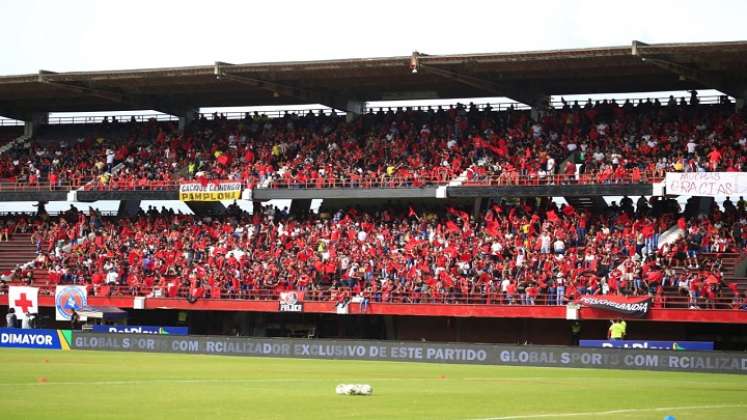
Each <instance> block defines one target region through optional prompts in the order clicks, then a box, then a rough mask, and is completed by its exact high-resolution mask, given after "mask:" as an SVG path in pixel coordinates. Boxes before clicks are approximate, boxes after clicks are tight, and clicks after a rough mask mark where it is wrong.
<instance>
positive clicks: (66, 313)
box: [54, 286, 88, 321]
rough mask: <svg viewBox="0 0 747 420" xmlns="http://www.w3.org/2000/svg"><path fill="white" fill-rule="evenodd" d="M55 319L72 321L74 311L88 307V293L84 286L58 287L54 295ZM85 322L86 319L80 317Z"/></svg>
mask: <svg viewBox="0 0 747 420" xmlns="http://www.w3.org/2000/svg"><path fill="white" fill-rule="evenodd" d="M54 306H55V313H56V315H55V319H56V320H57V321H70V318H71V317H72V316H73V310H75V311H76V312H77V311H80V310H81V309H82V308H84V307H86V306H88V293H87V292H86V288H85V287H83V286H57V289H55V294H54ZM80 320H81V321H85V318H84V317H82V316H81V317H80Z"/></svg>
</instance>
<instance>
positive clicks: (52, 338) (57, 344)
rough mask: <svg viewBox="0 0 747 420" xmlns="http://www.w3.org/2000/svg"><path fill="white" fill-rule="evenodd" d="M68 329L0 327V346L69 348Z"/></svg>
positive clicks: (70, 335) (70, 337)
mask: <svg viewBox="0 0 747 420" xmlns="http://www.w3.org/2000/svg"><path fill="white" fill-rule="evenodd" d="M71 340H72V334H71V332H70V330H42V329H32V330H22V329H18V328H0V347H18V348H27V349H52V350H70V341H71Z"/></svg>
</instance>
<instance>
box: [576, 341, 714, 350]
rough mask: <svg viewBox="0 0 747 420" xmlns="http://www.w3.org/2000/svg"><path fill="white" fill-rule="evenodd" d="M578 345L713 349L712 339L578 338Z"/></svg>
mask: <svg viewBox="0 0 747 420" xmlns="http://www.w3.org/2000/svg"><path fill="white" fill-rule="evenodd" d="M579 346H581V347H596V348H610V349H612V348H615V349H649V350H688V351H713V341H661V340H580V341H579Z"/></svg>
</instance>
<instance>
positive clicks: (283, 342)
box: [72, 331, 747, 374]
mask: <svg viewBox="0 0 747 420" xmlns="http://www.w3.org/2000/svg"><path fill="white" fill-rule="evenodd" d="M72 348H73V349H80V350H114V351H145V352H164V353H199V354H215V355H232V356H264V357H295V358H302V359H329V360H338V359H346V360H388V361H401V362H428V363H466V364H481V365H511V366H547V367H550V366H554V367H574V368H602V369H646V370H665V371H686V372H721V373H740V374H747V354H744V353H727V352H694V351H671V350H647V349H614V348H612V349H610V348H579V347H562V346H516V345H502V344H465V343H431V342H401V341H377V340H324V339H321V340H308V339H283V338H249V337H210V336H199V337H196V336H186V337H185V336H170V335H142V334H96V333H79V332H77V331H76V332H74V333H73V341H72Z"/></svg>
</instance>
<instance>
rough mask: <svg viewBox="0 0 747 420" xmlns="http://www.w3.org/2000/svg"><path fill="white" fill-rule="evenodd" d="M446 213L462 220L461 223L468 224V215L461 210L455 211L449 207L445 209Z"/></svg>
mask: <svg viewBox="0 0 747 420" xmlns="http://www.w3.org/2000/svg"><path fill="white" fill-rule="evenodd" d="M446 211H447V212H448V213H449V214H451V215H454V216H456V217H458V218H460V219H462V221H463V222H464V223H465V224H467V223H469V213H467V212H466V211H462V210H457V209H455V208H453V207H449V208H447V209H446Z"/></svg>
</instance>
